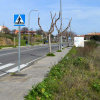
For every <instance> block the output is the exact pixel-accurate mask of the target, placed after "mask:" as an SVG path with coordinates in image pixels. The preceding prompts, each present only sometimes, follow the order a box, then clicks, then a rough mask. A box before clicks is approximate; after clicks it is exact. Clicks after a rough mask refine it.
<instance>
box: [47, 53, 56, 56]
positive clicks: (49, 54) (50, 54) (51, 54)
mask: <svg viewBox="0 0 100 100" xmlns="http://www.w3.org/2000/svg"><path fill="white" fill-rule="evenodd" d="M47 56H55V55H54V54H53V53H48V54H47Z"/></svg>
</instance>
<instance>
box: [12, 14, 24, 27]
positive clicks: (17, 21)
mask: <svg viewBox="0 0 100 100" xmlns="http://www.w3.org/2000/svg"><path fill="white" fill-rule="evenodd" d="M14 26H25V14H15V15H14Z"/></svg>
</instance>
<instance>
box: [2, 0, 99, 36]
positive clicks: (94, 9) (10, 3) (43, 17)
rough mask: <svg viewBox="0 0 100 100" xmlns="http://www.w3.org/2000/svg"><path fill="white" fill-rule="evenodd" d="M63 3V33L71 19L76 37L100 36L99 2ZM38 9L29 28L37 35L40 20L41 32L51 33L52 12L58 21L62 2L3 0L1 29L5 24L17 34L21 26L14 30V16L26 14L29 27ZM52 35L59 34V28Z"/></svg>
mask: <svg viewBox="0 0 100 100" xmlns="http://www.w3.org/2000/svg"><path fill="white" fill-rule="evenodd" d="M61 1H62V30H64V29H65V28H66V27H67V25H68V23H69V20H68V19H71V18H72V21H71V30H72V31H73V32H75V33H76V34H77V35H85V34H88V33H90V32H100V28H99V27H100V0H61ZM35 9H38V11H32V12H31V13H30V28H33V30H34V31H36V30H37V29H39V26H38V16H39V17H40V25H41V26H42V29H43V30H44V31H48V30H49V28H50V24H51V15H50V12H52V15H53V16H54V15H55V13H56V18H58V16H59V11H60V0H0V25H2V26H3V23H4V26H6V27H8V28H9V29H10V30H13V29H17V30H18V26H14V14H25V27H28V18H29V12H30V11H31V10H35ZM64 18H67V19H64ZM57 26H58V28H59V27H60V20H59V21H58V22H57ZM21 28H23V27H21ZM68 31H69V29H68ZM52 34H53V35H56V34H57V31H56V28H55V29H54V32H53V33H52Z"/></svg>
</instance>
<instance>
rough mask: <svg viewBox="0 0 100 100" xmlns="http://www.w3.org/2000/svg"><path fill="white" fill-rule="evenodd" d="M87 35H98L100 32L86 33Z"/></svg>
mask: <svg viewBox="0 0 100 100" xmlns="http://www.w3.org/2000/svg"><path fill="white" fill-rule="evenodd" d="M87 35H100V33H96V32H95V33H88V34H87Z"/></svg>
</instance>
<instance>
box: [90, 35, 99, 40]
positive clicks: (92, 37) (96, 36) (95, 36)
mask: <svg viewBox="0 0 100 100" xmlns="http://www.w3.org/2000/svg"><path fill="white" fill-rule="evenodd" d="M90 40H94V41H100V36H99V35H93V36H91V37H90Z"/></svg>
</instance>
